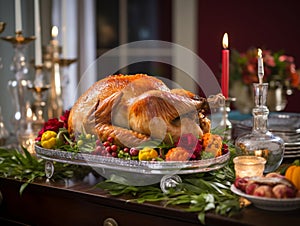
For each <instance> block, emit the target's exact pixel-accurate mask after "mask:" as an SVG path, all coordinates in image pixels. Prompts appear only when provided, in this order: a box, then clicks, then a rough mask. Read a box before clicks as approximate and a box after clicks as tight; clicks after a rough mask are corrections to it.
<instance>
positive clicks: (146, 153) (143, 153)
mask: <svg viewBox="0 0 300 226" xmlns="http://www.w3.org/2000/svg"><path fill="white" fill-rule="evenodd" d="M157 157H158V153H157V151H156V150H155V149H153V148H149V147H144V148H143V149H142V150H140V151H139V160H140V161H151V160H153V159H155V158H157Z"/></svg>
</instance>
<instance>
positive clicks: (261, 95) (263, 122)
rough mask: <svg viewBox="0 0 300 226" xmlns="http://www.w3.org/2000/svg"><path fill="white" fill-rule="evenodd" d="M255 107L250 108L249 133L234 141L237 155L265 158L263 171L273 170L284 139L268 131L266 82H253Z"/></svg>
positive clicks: (282, 152) (278, 161)
mask: <svg viewBox="0 0 300 226" xmlns="http://www.w3.org/2000/svg"><path fill="white" fill-rule="evenodd" d="M253 88H254V97H255V107H254V108H253V109H252V115H253V127H252V132H251V133H250V134H245V135H242V136H240V137H238V138H237V139H236V141H235V145H236V148H237V153H238V154H239V155H254V156H258V157H263V158H265V159H266V161H267V162H266V165H265V170H264V173H269V172H273V171H275V170H276V169H277V168H278V167H279V165H280V164H281V162H282V159H283V154H284V141H283V140H282V139H281V138H280V137H278V136H275V135H273V133H271V132H270V131H268V128H267V125H268V115H269V109H268V107H267V106H266V101H267V92H268V83H254V84H253Z"/></svg>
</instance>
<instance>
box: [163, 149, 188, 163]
mask: <svg viewBox="0 0 300 226" xmlns="http://www.w3.org/2000/svg"><path fill="white" fill-rule="evenodd" d="M189 157H190V154H189V152H188V151H187V150H186V149H184V148H182V147H176V148H172V149H170V150H169V151H168V153H167V154H166V161H187V160H189Z"/></svg>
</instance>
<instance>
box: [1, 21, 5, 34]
mask: <svg viewBox="0 0 300 226" xmlns="http://www.w3.org/2000/svg"><path fill="white" fill-rule="evenodd" d="M5 26H6V23H4V22H0V33H2V31H4V29H5Z"/></svg>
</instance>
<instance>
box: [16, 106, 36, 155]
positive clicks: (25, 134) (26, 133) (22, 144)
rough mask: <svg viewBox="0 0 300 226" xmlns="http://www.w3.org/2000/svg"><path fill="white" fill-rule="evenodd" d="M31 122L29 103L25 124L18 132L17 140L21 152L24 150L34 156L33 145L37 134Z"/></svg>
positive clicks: (31, 114)
mask: <svg viewBox="0 0 300 226" xmlns="http://www.w3.org/2000/svg"><path fill="white" fill-rule="evenodd" d="M33 121H34V120H33V112H32V109H31V107H30V104H29V102H27V103H26V118H25V123H24V125H23V126H22V127H20V129H19V130H18V133H17V139H18V144H19V148H20V149H21V150H22V148H26V149H27V151H28V152H29V153H30V154H32V155H35V148H34V144H35V138H36V134H37V132H36V131H34V129H33Z"/></svg>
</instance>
